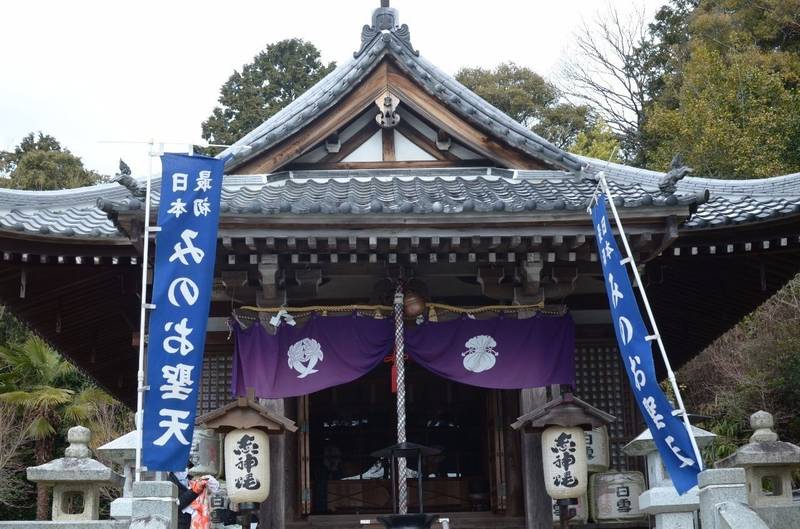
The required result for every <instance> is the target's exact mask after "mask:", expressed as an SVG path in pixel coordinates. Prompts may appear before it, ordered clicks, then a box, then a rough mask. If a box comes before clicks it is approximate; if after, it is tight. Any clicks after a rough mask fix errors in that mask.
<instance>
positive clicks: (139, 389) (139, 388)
mask: <svg viewBox="0 0 800 529" xmlns="http://www.w3.org/2000/svg"><path fill="white" fill-rule="evenodd" d="M154 147H155V141H153V140H150V152H149V153H148V154H149V156H150V167H149V169H148V171H147V180H146V185H145V195H144V233H143V237H142V238H143V239H144V244H143V246H142V291H141V298H140V300H141V307H140V310H139V369H138V370H137V372H136V481H141V479H142V444H143V440H142V428H143V425H144V409H143V408H144V392H145V391H146V390H147V387H146V386H145V384H144V383H145V380H144V368H145V336H146V335H145V332H146V329H147V326H146V325H147V322H146V320H147V310H148V309H154V308H155V307H154V306H153V305H151V304H150V303H148V302H147V266H148V263H149V260H150V233H151V231H157V230H158V228H156V229H155V230H153V229H151V227H150V197H151V188H152V183H151V182H152V179H153V176H152V173H153V158H155V157H156V156H158V155H159V154H160V153H159V152H157V151H156V150H155V149H154ZM161 148H163V145H161V146H159V151H160V150H161Z"/></svg>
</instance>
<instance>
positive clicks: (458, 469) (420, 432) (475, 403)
mask: <svg viewBox="0 0 800 529" xmlns="http://www.w3.org/2000/svg"><path fill="white" fill-rule="evenodd" d="M390 377H391V368H390V365H389V364H382V365H380V366H379V367H377V368H376V369H374V370H373V371H372V372H370V373H369V374H368V375H366V376H364V377H362V378H360V379H359V380H356V381H354V382H351V383H349V384H345V385H342V386H338V387H334V388H330V389H327V390H324V391H319V392H317V393H314V394H312V395H309V396H308V397H305V398H304V399H305V401H306V402H305V403H304V404H305V405H307V408H306V409H305V410H303V412H305V413H307V414H308V415H307V420H308V425H309V428H308V439H307V452H306V453H307V457H303V455H302V452H303V450H302V448H301V460H303V461H302V464H301V467H303V468H301V482H302V481H303V480H304V479H307V480H308V481H307V488H306V490H308V491H309V492H310V496H311V498H310V502H307V503H306V505H305V506H304V507H305V509H303V510H305V511H306V512H308V513H310V514H353V513H387V512H391V509H392V496H391V475H390V474H389V472H390V468H391V465H390V463H389V462H388V461H385V460H380V459H376V458H374V457H372V456H370V454H371V453H372V452H374V451H376V450H379V449H381V448H384V447H386V446H389V445H392V444H394V443H395V442H396V408H395V406H396V404H395V395H394V394H393V393H392V392H391V387H390V384H391V379H390ZM406 385H407V386H406V387H407V397H406V402H407V437H408V440H409V441H413V442H416V443H419V444H422V445H426V446H430V447H435V448H438V449H440V450H441V455H439V456H432V457H429V458H427V459H426V460H424V462H423V465H422V469H421V471H422V473H423V485H422V489H423V502H424V506H425V509H426V510H427V511H429V512H430V511H431V510H435V511H438V512H454V511H487V510H490V509H491V507H492V505H491V495H490V490H491V489H492V484H491V483H490V476H492V468H491V467H492V457H491V451H492V445H493V442H492V439H491V432H492V428H491V425H490V424H489V422H490V421H489V415H490V414H489V413H487V412H488V409H489V406H490V403H491V402H492V401H493V399H492V391H491V390H486V389H482V388H477V387H472V386H467V385H463V384H459V383H455V382H451V381H448V380H444V379H442V378H439V377H437V376H436V375H434V374H432V373H430V372H428V371H426V370H424V369H422V368H421V367H419V366H418V365H415V364H413V363H408V364H406ZM301 409H302V406H301ZM408 465H409V478H416V477H417V472H419V471H420V469H418V468H417V462H416V461H409V462H408ZM408 483H409V511H412V512H413V511H415V510H417V509H418V507H417V489H416V479H413V480H412V479H409V481H408Z"/></svg>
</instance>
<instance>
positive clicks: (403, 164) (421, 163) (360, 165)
mask: <svg viewBox="0 0 800 529" xmlns="http://www.w3.org/2000/svg"><path fill="white" fill-rule="evenodd" d="M467 165H472V166H475V165H481V164H473V163H469V161H468V160H462V161H458V162H456V161H450V160H409V161H394V162H390V161H384V162H338V163H313V164H305V163H304V164H299V163H298V164H293V165H292V169H294V170H297V171H302V170H307V169H413V168H420V169H429V168H434V167H464V166H467Z"/></svg>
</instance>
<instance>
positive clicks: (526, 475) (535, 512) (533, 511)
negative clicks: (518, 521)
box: [519, 388, 553, 529]
mask: <svg viewBox="0 0 800 529" xmlns="http://www.w3.org/2000/svg"><path fill="white" fill-rule="evenodd" d="M546 402H547V388H531V389H523V390H521V391H520V404H519V407H520V410H519V411H520V414H522V415H525V414H526V413H528V412H530V411H533V410H535V409H537V408H539V407H541V406H543V405H544V404H545V403H546ZM520 435H521V437H522V443H521V444H522V482H523V490H524V491H525V527H526V528H527V529H552V527H553V510H552V500H551V499H550V496H548V495H547V491H546V490H545V488H544V468H543V466H542V435H541V434H540V433H528V432H521V434H520Z"/></svg>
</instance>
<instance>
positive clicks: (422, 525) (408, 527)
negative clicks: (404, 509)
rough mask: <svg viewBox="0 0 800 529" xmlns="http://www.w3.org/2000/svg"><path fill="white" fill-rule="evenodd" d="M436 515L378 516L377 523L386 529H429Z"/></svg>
mask: <svg viewBox="0 0 800 529" xmlns="http://www.w3.org/2000/svg"><path fill="white" fill-rule="evenodd" d="M438 517H439V515H438V514H424V513H419V514H389V515H387V516H378V521H379V522H381V523H382V524H383V526H384V527H386V528H387V529H429V528H430V526H431V524H433V522H434V521H435V520H436V519H437V518H438Z"/></svg>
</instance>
